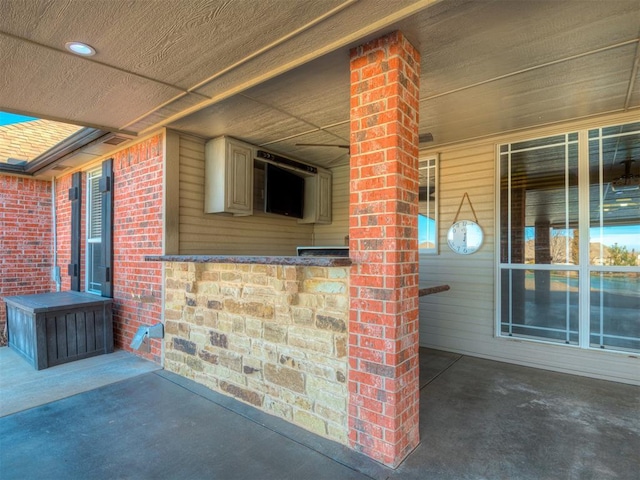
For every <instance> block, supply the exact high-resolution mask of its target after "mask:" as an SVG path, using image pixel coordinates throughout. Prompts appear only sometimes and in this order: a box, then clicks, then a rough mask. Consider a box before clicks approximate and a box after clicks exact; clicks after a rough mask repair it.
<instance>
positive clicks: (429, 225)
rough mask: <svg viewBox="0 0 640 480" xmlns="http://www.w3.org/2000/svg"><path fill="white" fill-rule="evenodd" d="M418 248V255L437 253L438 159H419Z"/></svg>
mask: <svg viewBox="0 0 640 480" xmlns="http://www.w3.org/2000/svg"><path fill="white" fill-rule="evenodd" d="M418 168H419V175H420V177H419V178H420V200H419V208H418V248H419V249H420V253H430V254H437V253H438V200H437V198H438V197H437V192H438V158H437V157H429V158H422V159H420V165H419V167H418Z"/></svg>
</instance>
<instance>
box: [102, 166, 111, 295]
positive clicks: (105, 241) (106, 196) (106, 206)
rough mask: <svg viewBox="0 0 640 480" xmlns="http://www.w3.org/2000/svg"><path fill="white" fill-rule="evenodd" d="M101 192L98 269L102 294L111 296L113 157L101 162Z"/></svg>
mask: <svg viewBox="0 0 640 480" xmlns="http://www.w3.org/2000/svg"><path fill="white" fill-rule="evenodd" d="M100 192H102V239H101V240H102V249H101V252H100V269H101V271H102V272H103V274H102V296H103V297H113V158H110V159H108V160H105V161H104V162H102V177H101V178H100Z"/></svg>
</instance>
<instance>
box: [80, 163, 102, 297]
mask: <svg viewBox="0 0 640 480" xmlns="http://www.w3.org/2000/svg"><path fill="white" fill-rule="evenodd" d="M85 178H86V197H85V198H86V212H85V225H86V228H85V235H84V238H83V240H84V241H85V272H86V274H85V282H84V283H85V291H86V292H87V293H93V294H96V295H101V294H102V282H99V283H98V282H95V281H93V280H92V279H91V277H92V276H93V277H94V279H95V272H96V270H97V269H98V268H99V267H100V265H99V264H100V261H99V260H98V259H96V258H95V257H94V256H92V249H91V248H90V245H95V244H100V246H101V247H102V246H103V245H102V228H103V227H104V225H102V209H103V208H104V205H103V204H102V203H103V202H102V195H101V193H100V180H101V178H102V168H101V167H99V168H96V169H92V170H89V171H87V172H86V177H85ZM94 190H97V192H95V191H94ZM96 193H97V194H98V195H97V196H98V197H100V199H101V201H100V212H98V213H99V214H100V216H99V217H98V218H99V219H100V220H99V221H100V235H99V236H97V237H91V236H90V234H91V230H92V229H91V227H92V223H93V222H92V218H93V219H95V218H96V215H94V212H93V211H92V209H93V207H94V202H93V197H94V195H95V194H96ZM92 273H93V275H92Z"/></svg>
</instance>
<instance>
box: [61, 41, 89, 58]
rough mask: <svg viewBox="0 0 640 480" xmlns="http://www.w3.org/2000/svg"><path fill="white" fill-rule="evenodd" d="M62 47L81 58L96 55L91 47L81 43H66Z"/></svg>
mask: <svg viewBox="0 0 640 480" xmlns="http://www.w3.org/2000/svg"><path fill="white" fill-rule="evenodd" d="M64 47H65V48H66V49H67V50H69V51H70V52H71V53H75V54H76V55H80V56H82V57H91V56H92V55H95V54H96V50H95V49H94V48H93V47H92V46H91V45H87V44H86V43H82V42H67V43H65V45H64Z"/></svg>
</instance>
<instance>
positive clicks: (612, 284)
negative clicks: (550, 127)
mask: <svg viewBox="0 0 640 480" xmlns="http://www.w3.org/2000/svg"><path fill="white" fill-rule="evenodd" d="M499 156H500V157H499V171H500V179H499V181H500V185H499V187H500V188H499V225H500V227H499V228H500V264H499V272H500V275H499V277H500V278H499V283H500V285H499V292H498V295H499V299H500V301H499V307H500V308H499V309H498V310H499V315H498V316H499V318H498V320H499V329H498V332H499V335H501V336H512V337H520V338H528V339H532V340H538V341H545V342H556V343H563V344H568V345H575V346H580V347H582V348H592V347H597V348H605V349H612V350H632V351H640V260H639V258H640V257H639V254H640V189H638V180H639V177H638V176H636V175H637V173H636V172H637V171H638V170H639V169H640V124H639V123H636V124H631V125H622V126H616V127H607V128H601V129H593V130H589V131H588V132H587V131H582V132H570V133H567V134H563V135H555V136H551V137H546V138H542V139H535V140H529V141H524V142H518V143H511V144H505V145H501V146H500V150H499ZM633 159H636V161H635V162H634V161H632V160H633Z"/></svg>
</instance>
